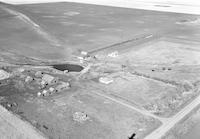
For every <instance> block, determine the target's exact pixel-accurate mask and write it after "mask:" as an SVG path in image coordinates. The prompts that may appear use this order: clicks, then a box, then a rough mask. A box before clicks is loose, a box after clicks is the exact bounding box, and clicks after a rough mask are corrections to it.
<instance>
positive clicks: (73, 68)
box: [52, 64, 83, 72]
mask: <svg viewBox="0 0 200 139" xmlns="http://www.w3.org/2000/svg"><path fill="white" fill-rule="evenodd" d="M52 66H53V68H55V69H57V70H61V71H65V70H68V71H69V72H80V71H82V70H83V67H82V66H80V65H76V64H55V65H52Z"/></svg>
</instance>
